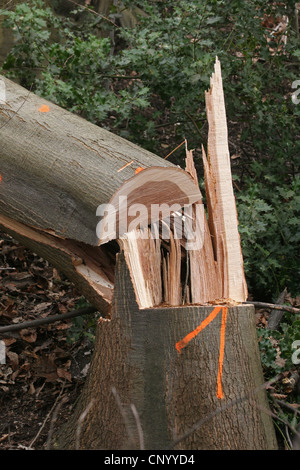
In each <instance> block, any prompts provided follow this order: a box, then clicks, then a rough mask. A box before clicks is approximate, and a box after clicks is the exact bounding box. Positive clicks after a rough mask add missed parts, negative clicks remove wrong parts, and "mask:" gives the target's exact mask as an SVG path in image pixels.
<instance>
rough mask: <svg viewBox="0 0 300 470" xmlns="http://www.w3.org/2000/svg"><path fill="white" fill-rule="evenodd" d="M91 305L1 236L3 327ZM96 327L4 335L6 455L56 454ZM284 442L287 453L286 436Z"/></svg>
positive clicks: (67, 325) (68, 323)
mask: <svg viewBox="0 0 300 470" xmlns="http://www.w3.org/2000/svg"><path fill="white" fill-rule="evenodd" d="M84 305H86V304H85V300H84V299H83V298H82V297H81V296H80V294H79V293H78V292H77V291H76V290H75V289H74V287H73V285H72V284H71V283H70V282H69V281H68V280H66V279H65V278H63V277H62V276H61V275H60V274H59V273H58V272H57V271H56V269H55V268H53V267H51V266H50V265H49V263H48V262H47V261H45V260H43V259H41V258H40V257H39V256H37V255H35V254H34V253H32V252H30V251H28V250H27V249H25V247H24V246H22V245H20V244H18V243H16V242H15V241H14V240H13V239H12V238H11V237H10V236H9V235H7V234H3V233H0V327H2V326H6V325H11V324H17V323H20V322H24V321H30V320H35V319H38V318H45V317H48V316H51V315H56V314H59V313H65V312H67V311H70V310H74V309H75V308H81V307H83V306H84ZM267 318H268V312H267V311H266V310H262V309H260V310H256V322H257V325H258V326H262V325H266V322H267ZM95 324H96V314H91V315H87V316H85V317H77V318H75V319H73V320H63V321H60V322H56V323H52V324H46V325H43V326H39V327H37V328H25V329H22V330H19V331H16V332H7V333H1V334H0V340H2V341H3V342H4V343H5V346H6V363H5V364H0V450H22V449H25V450H26V449H32V450H44V449H52V448H53V447H52V437H53V434H54V433H55V430H56V429H58V428H59V427H60V426H61V425H62V424H63V423H65V422H66V421H67V420H68V418H69V416H70V415H71V414H72V410H73V408H74V405H75V404H76V401H77V399H78V397H79V395H80V392H81V390H82V387H83V384H84V380H85V376H86V373H87V370H88V365H89V362H90V359H91V355H92V349H93V342H92V336H93V334H94V331H95ZM276 387H277V385H276V384H275V386H273V390H272V393H273V394H275V395H276V394H277V395H278V396H279V397H281V398H283V396H282V387H281V386H280V389H279V388H278V389H277V388H276ZM286 396H287V395H285V397H286ZM299 406H300V405H299ZM296 408H297V406H296ZM278 438H279V446H280V448H281V449H286V448H287V446H286V444H285V440H284V439H282V436H281V434H280V433H279V434H278Z"/></svg>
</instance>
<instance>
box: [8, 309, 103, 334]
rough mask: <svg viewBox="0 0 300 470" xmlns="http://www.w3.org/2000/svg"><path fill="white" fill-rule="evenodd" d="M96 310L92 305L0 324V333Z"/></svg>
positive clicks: (32, 326)
mask: <svg viewBox="0 0 300 470" xmlns="http://www.w3.org/2000/svg"><path fill="white" fill-rule="evenodd" d="M96 311H97V309H96V308H94V307H86V308H80V309H78V310H72V311H71V312H66V313H60V314H59V315H51V316H50V317H47V318H39V319H38V320H31V321H24V322H22V323H17V324H15V325H7V326H2V327H1V328H0V334H1V333H6V332H7V331H17V330H23V329H24V328H36V327H37V326H41V325H47V324H49V323H55V322H56V321H61V320H67V319H68V318H74V317H79V316H81V315H89V314H91V313H94V312H96Z"/></svg>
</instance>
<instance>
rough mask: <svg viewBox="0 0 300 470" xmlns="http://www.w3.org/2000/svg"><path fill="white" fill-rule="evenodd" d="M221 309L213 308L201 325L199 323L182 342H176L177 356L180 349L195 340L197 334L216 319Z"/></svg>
mask: <svg viewBox="0 0 300 470" xmlns="http://www.w3.org/2000/svg"><path fill="white" fill-rule="evenodd" d="M221 308H222V307H219V306H218V307H215V308H214V309H213V311H212V312H211V313H210V314H209V315H208V317H206V318H205V320H203V322H202V323H200V325H199V326H197V328H196V329H195V330H193V331H191V333H189V334H188V335H186V336H185V337H184V338H183V339H182V340H180V341H178V342H177V343H176V345H175V347H176V349H177V351H178V352H179V354H180V353H181V349H182V348H184V347H185V346H186V345H187V344H188V343H189V342H190V341H191V340H192V339H193V338H195V336H197V334H198V333H200V331H202V330H203V329H204V328H206V327H207V325H208V324H209V323H210V322H211V321H213V320H214V318H216V316H217V315H218V313H219V311H220V310H221Z"/></svg>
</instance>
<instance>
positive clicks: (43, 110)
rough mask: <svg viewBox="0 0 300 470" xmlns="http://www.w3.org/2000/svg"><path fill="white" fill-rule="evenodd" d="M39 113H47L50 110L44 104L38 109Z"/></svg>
mask: <svg viewBox="0 0 300 470" xmlns="http://www.w3.org/2000/svg"><path fill="white" fill-rule="evenodd" d="M39 111H40V112H41V113H48V112H49V111H50V108H49V106H47V105H46V104H43V105H42V106H41V107H40V108H39Z"/></svg>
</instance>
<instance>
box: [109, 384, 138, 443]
mask: <svg viewBox="0 0 300 470" xmlns="http://www.w3.org/2000/svg"><path fill="white" fill-rule="evenodd" d="M111 391H112V393H113V395H114V397H115V399H116V402H117V405H118V408H119V410H120V413H121V415H122V418H123V421H124V424H125V428H126V431H127V435H128V439H129V442H134V439H133V434H132V432H131V428H130V425H129V421H128V417H127V415H126V412H125V410H124V407H123V405H122V403H121V400H120V397H119V394H118V392H117V389H116V387H112V388H111Z"/></svg>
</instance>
